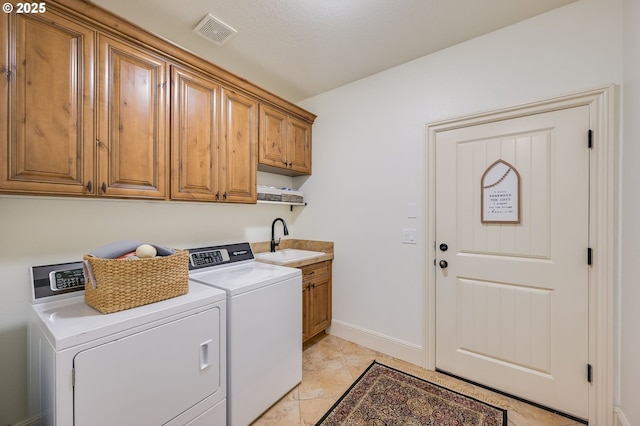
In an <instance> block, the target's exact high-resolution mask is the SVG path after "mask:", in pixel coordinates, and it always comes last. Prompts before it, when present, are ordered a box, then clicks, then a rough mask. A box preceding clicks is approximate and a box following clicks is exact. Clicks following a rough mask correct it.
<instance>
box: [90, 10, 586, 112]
mask: <svg viewBox="0 0 640 426" xmlns="http://www.w3.org/2000/svg"><path fill="white" fill-rule="evenodd" d="M92 1H93V2H94V3H96V4H98V5H101V6H102V7H104V8H106V9H108V10H111V11H112V12H114V13H115V14H117V15H119V16H122V17H124V18H126V19H128V20H129V21H131V22H133V23H135V24H138V25H139V26H141V27H143V28H145V29H147V30H149V31H151V32H152V33H155V34H157V35H160V36H163V37H164V38H166V39H168V40H171V41H172V42H174V43H176V44H178V45H180V46H182V47H183V48H185V49H187V50H190V51H191V52H193V53H196V54H198V55H199V56H201V57H203V58H205V59H207V60H209V61H211V62H213V63H215V64H216V65H218V66H220V67H222V68H224V69H226V70H227V71H230V72H232V73H234V74H236V75H238V76H240V77H242V78H245V79H246V80H249V81H251V82H252V83H254V84H257V85H258V86H260V87H262V88H264V89H266V90H268V91H270V92H272V93H274V94H276V95H279V96H280V97H282V98H284V99H287V100H289V101H292V102H297V101H300V100H303V99H306V98H309V97H311V96H314V95H317V94H319V93H322V92H325V91H327V90H331V89H334V88H336V87H339V86H342V85H344V84H347V83H350V82H353V81H356V80H359V79H361V78H363V77H367V76H369V75H372V74H375V73H377V72H379V71H382V70H385V69H388V68H391V67H394V66H396V65H400V64H402V63H405V62H408V61H411V60H413V59H416V58H419V57H421V56H425V55H427V54H430V53H433V52H435V51H438V50H440V49H444V48H446V47H449V46H452V45H454V44H457V43H460V42H463V41H466V40H469V39H472V38H474V37H477V36H479V35H482V34H486V33H488V32H491V31H494V30H497V29H499V28H503V27H505V26H508V25H511V24H513V23H516V22H518V21H521V20H524V19H527V18H530V17H532V16H535V15H538V14H541V13H544V12H547V11H549V10H552V9H555V8H557V7H561V6H564V5H566V4H568V3H571V2H572V1H575V0H135V1H131V0H92ZM207 13H211V14H212V15H214V16H216V17H217V18H219V19H221V20H222V21H224V22H225V23H227V24H228V25H230V26H231V27H233V28H234V29H236V30H237V31H238V34H237V35H235V37H233V38H232V39H230V40H229V41H228V42H227V43H226V44H224V45H223V46H217V45H215V44H213V43H211V42H210V41H208V40H206V39H204V38H202V37H201V36H199V35H197V34H195V33H193V31H192V30H193V29H194V28H195V26H196V25H197V24H198V23H199V22H200V21H201V20H202V18H204V16H205V15H206V14H207Z"/></svg>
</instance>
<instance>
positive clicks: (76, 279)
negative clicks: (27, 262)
mask: <svg viewBox="0 0 640 426" xmlns="http://www.w3.org/2000/svg"><path fill="white" fill-rule="evenodd" d="M31 283H32V303H39V302H43V301H46V300H50V299H52V298H56V299H57V298H60V297H69V296H75V295H77V294H79V293H78V292H80V291H84V283H85V277H84V270H83V266H82V262H72V263H58V264H54V265H43V266H33V267H31Z"/></svg>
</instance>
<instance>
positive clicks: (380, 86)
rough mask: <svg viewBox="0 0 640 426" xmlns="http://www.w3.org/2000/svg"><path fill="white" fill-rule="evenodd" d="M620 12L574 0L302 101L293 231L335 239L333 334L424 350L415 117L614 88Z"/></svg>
mask: <svg viewBox="0 0 640 426" xmlns="http://www.w3.org/2000/svg"><path fill="white" fill-rule="evenodd" d="M622 8H623V1H622V0H616V1H603V0H580V1H577V2H575V3H571V4H569V5H568V6H566V7H563V8H560V9H557V10H555V11H552V12H549V13H547V14H544V15H541V16H538V17H535V18H533V19H529V20H527V21H524V22H521V23H519V24H516V25H513V26H511V27H507V28H505V29H502V30H499V31H496V32H494V33H491V34H488V35H486V36H483V37H479V38H476V39H474V40H471V41H469V42H466V43H463V44H459V45H456V46H453V47H451V48H449V49H446V50H444V51H441V52H438V53H435V54H432V55H429V56H426V57H423V58H420V59H418V60H415V61H412V62H410V63H407V64H404V65H401V66H399V67H396V68H393V69H390V70H387V71H385V72H382V73H379V74H377V75H374V76H371V77H369V78H366V79H363V80H360V81H358V82H355V83H353V84H349V85H346V86H343V87H341V88H338V89H336V90H333V91H330V92H327V93H324V94H322V95H319V96H316V97H314V98H311V99H307V100H305V101H303V102H302V103H301V105H302V106H303V107H305V108H307V109H309V110H311V111H313V112H314V113H316V114H317V115H318V119H317V121H316V124H315V125H314V135H313V160H314V174H313V176H312V177H311V178H310V179H308V180H307V181H306V182H305V183H304V185H303V186H302V189H303V190H304V191H305V193H306V194H309V201H310V204H309V206H308V207H307V208H306V209H305V210H304V212H302V213H301V215H300V218H299V220H298V222H297V226H298V227H299V228H300V229H301V230H302V231H303V232H304V233H305V234H306V235H310V236H314V237H317V238H326V239H330V240H333V241H334V242H335V254H336V258H335V260H334V281H333V283H334V287H333V301H334V305H333V317H334V323H335V324H337V326H336V327H334V328H335V330H333V331H332V332H336V334H339V335H340V334H342V335H349V336H350V337H353V336H356V337H358V338H361V339H362V341H374V342H377V344H378V345H379V347H381V348H387V349H388V350H392V351H397V353H398V354H401V353H407V351H406V348H414V349H417V350H419V351H420V352H421V353H422V354H424V351H425V347H424V345H425V342H424V337H425V320H424V317H425V312H424V305H425V300H424V299H425V285H426V282H425V267H424V265H425V262H427V261H431V260H429V259H426V244H428V243H429V242H425V241H424V235H425V214H424V212H425V210H426V209H428V208H429V206H425V185H424V180H425V134H424V130H425V124H426V123H430V122H435V121H439V120H443V119H448V118H454V117H459V116H464V115H468V114H471V113H477V112H481V111H487V110H492V109H498V108H503V107H509V106H513V105H517V104H523V103H528V102H532V101H537V100H543V99H547V98H552V97H557V96H560V95H565V94H569V93H572V92H577V91H581V90H585V89H592V88H596V87H601V86H604V85H607V84H610V83H615V84H621V83H622V59H623V56H622V55H623V52H622V40H623V38H622V37H623V35H622ZM636 31H637V30H636ZM635 47H636V52H637V45H636V46H635ZM636 121H637V120H636ZM636 158H637V156H636ZM636 169H637V167H636ZM409 202H416V203H417V204H418V206H419V209H418V211H419V216H418V218H417V219H408V218H407V203H409ZM636 217H637V215H636ZM404 227H412V228H417V229H418V235H419V236H420V237H421V238H420V241H419V243H418V244H417V245H415V246H411V245H404V244H402V243H401V229H402V228H404ZM431 243H433V242H431ZM394 347H395V349H394ZM408 352H411V351H408ZM415 352H416V351H413V353H411V354H410V355H411V356H412V357H413V356H415V355H416V353H415ZM412 359H415V358H412ZM638 424H640V420H638Z"/></svg>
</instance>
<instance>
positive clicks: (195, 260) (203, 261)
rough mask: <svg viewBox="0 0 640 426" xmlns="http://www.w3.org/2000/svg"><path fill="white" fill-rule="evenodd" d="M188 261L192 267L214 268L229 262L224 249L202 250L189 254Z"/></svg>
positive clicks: (227, 253) (227, 254)
mask: <svg viewBox="0 0 640 426" xmlns="http://www.w3.org/2000/svg"><path fill="white" fill-rule="evenodd" d="M189 261H190V262H191V266H193V267H204V266H216V265H220V264H222V263H225V262H228V261H229V252H228V251H227V250H226V249H211V250H203V251H199V252H197V253H190V254H189Z"/></svg>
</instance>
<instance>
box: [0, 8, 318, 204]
mask: <svg viewBox="0 0 640 426" xmlns="http://www.w3.org/2000/svg"><path fill="white" fill-rule="evenodd" d="M8 2H9V3H10V4H12V5H14V6H15V5H17V2H16V1H14V0H8ZM0 77H1V78H0V193H24V194H45V195H79V196H83V195H84V196H97V197H119V198H143V199H161V200H166V199H176V200H199V201H221V202H224V201H226V202H238V203H255V202H256V198H257V191H256V175H257V168H258V156H259V153H258V147H259V145H258V144H259V143H260V142H259V141H260V140H267V141H268V142H266V143H262V144H261V145H260V147H261V151H260V162H261V163H262V164H263V165H264V167H269V168H270V170H268V171H271V172H276V173H284V174H289V175H299V174H310V173H311V123H313V120H314V119H315V115H313V114H311V113H309V112H307V111H305V110H303V109H301V108H299V107H297V106H295V105H293V104H291V103H289V102H286V101H284V100H282V99H280V98H279V97H277V96H275V95H273V94H271V93H269V92H267V91H265V90H263V89H261V88H259V87H257V86H254V85H252V84H251V83H249V82H247V81H246V80H244V79H242V78H239V77H237V76H235V75H233V74H231V73H229V72H227V71H225V70H223V69H221V68H219V67H217V66H215V65H214V64H211V63H210V62H207V61H205V60H203V59H202V58H199V57H197V56H195V55H192V54H190V53H188V52H186V51H184V50H183V49H180V48H179V47H177V46H176V45H174V44H171V43H169V42H167V41H165V40H163V39H160V38H158V37H156V36H154V35H153V34H151V33H148V32H146V31H145V30H143V29H141V28H139V27H136V26H135V25H132V24H130V23H128V22H126V21H124V20H122V19H121V18H119V17H117V16H115V15H113V14H111V13H109V12H107V11H106V10H104V9H102V8H100V7H99V6H96V5H93V4H90V3H88V2H86V1H82V0H56V1H54V2H49V3H47V4H46V12H44V13H37V14H18V13H5V14H2V15H0ZM170 77H172V78H173V84H170V82H171V79H170ZM259 104H264V105H265V106H264V108H262V109H261V110H259ZM266 105H269V107H267V106H266ZM260 111H262V115H263V116H262V119H261V117H260V116H259V114H260V113H261V112H260ZM260 123H262V124H260ZM263 154H264V155H263Z"/></svg>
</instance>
